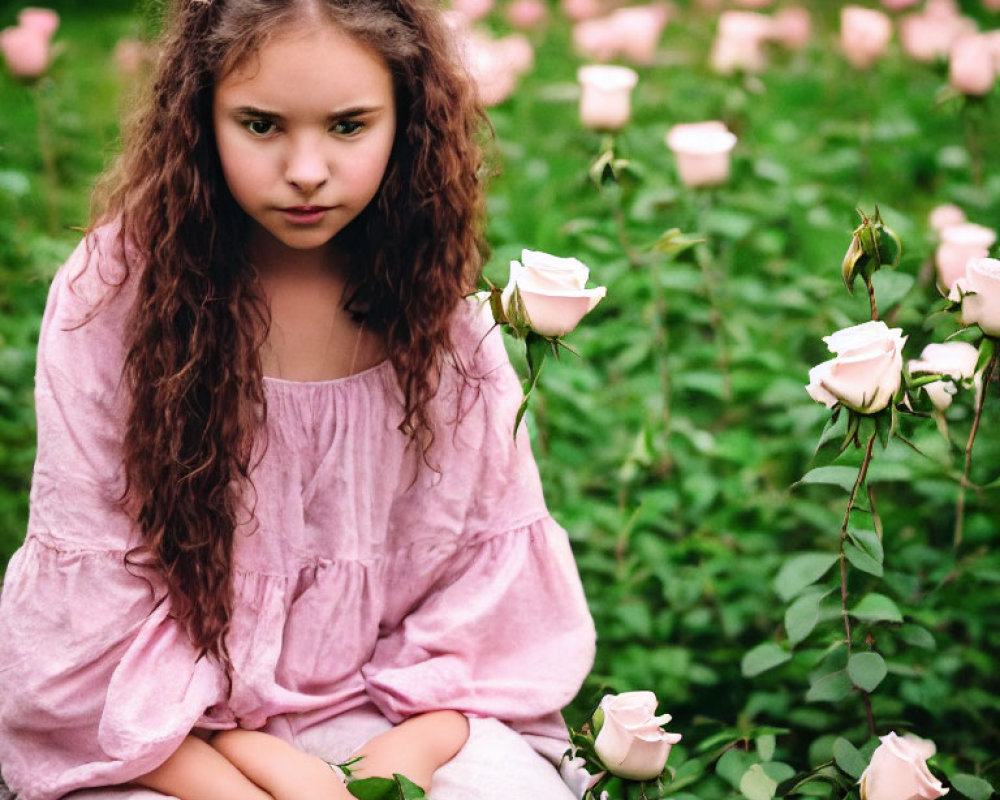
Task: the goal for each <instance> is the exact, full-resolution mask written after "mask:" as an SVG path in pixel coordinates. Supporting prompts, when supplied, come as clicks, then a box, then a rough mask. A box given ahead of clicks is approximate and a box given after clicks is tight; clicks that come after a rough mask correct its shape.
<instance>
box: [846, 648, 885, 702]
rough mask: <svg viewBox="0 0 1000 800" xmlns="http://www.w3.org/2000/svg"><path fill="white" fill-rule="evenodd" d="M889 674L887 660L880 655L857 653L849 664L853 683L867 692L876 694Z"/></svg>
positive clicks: (848, 669) (849, 672)
mask: <svg viewBox="0 0 1000 800" xmlns="http://www.w3.org/2000/svg"><path fill="white" fill-rule="evenodd" d="M887 672H888V669H887V668H886V666H885V659H883V658H882V656H880V655H879V654H878V653H855V654H854V655H852V656H851V658H850V660H849V661H848V662H847V674H848V675H849V676H850V678H851V682H852V683H853V684H854V685H855V686H857V687H858V688H859V689H864V690H865V691H866V692H874V691H875V689H876V688H877V687H878V685H879V684H880V683H882V680H883V679H884V678H885V675H886V673H887Z"/></svg>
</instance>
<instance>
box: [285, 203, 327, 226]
mask: <svg viewBox="0 0 1000 800" xmlns="http://www.w3.org/2000/svg"><path fill="white" fill-rule="evenodd" d="M329 210H330V206H292V207H289V208H283V209H281V213H282V214H284V215H285V218H286V219H287V220H289V221H290V222H292V223H294V224H296V225H313V224H315V223H317V222H319V221H320V220H322V219H323V217H324V215H325V214H326V212H327V211H329Z"/></svg>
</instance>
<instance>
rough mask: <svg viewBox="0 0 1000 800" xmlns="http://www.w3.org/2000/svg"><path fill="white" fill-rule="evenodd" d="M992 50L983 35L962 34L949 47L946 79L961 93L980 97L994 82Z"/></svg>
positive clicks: (994, 72)
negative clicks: (949, 56)
mask: <svg viewBox="0 0 1000 800" xmlns="http://www.w3.org/2000/svg"><path fill="white" fill-rule="evenodd" d="M996 77H997V72H996V67H995V65H994V64H993V52H992V49H991V47H990V43H989V40H988V39H987V38H986V37H985V36H979V35H978V34H977V35H973V36H962V37H961V38H959V39H958V40H957V41H956V42H955V43H954V44H953V45H952V48H951V58H950V60H949V63H948V81H949V83H951V86H952V88H953V89H955V90H956V91H958V92H961V93H962V94H968V95H972V96H974V97H981V96H982V95H984V94H987V93H988V92H989V91H990V89H992V88H993V84H994V83H996Z"/></svg>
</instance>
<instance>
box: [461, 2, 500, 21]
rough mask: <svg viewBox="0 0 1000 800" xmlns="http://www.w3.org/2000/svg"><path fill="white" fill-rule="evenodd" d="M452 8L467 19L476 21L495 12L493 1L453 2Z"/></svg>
mask: <svg viewBox="0 0 1000 800" xmlns="http://www.w3.org/2000/svg"><path fill="white" fill-rule="evenodd" d="M451 7H452V9H453V10H454V11H457V12H458V13H459V14H461V15H462V16H464V17H466V18H467V19H470V20H473V21H475V20H477V19H482V18H483V17H485V16H486V15H487V14H489V13H490V12H491V11H492V10H493V0H451Z"/></svg>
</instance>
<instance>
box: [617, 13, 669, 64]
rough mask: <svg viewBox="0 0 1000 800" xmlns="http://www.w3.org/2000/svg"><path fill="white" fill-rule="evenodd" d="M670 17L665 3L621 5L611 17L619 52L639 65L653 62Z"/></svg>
mask: <svg viewBox="0 0 1000 800" xmlns="http://www.w3.org/2000/svg"><path fill="white" fill-rule="evenodd" d="M669 17H670V12H669V9H668V8H667V6H666V5H664V4H662V3H661V4H658V5H645V6H629V7H625V8H619V9H618V10H617V11H614V12H612V13H611V14H609V15H608V17H607V23H608V24H609V25H610V26H611V28H612V29H613V30H614V32H615V38H616V40H617V43H618V52H619V53H620V54H621V55H622V56H624V57H625V58H626V59H628V60H629V61H632V62H633V63H636V64H649V63H651V62H652V61H653V58H654V56H655V55H656V48H657V45H659V43H660V36H661V35H662V34H663V29H664V27H666V24H667V20H668V19H669Z"/></svg>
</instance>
